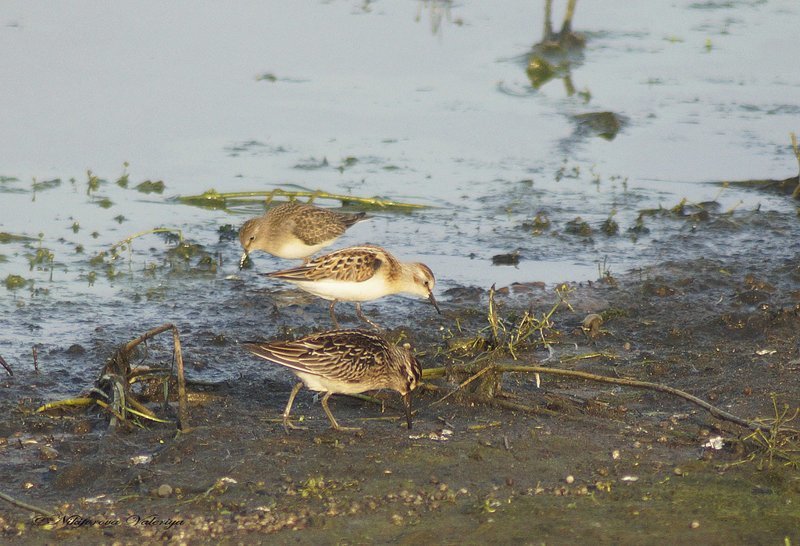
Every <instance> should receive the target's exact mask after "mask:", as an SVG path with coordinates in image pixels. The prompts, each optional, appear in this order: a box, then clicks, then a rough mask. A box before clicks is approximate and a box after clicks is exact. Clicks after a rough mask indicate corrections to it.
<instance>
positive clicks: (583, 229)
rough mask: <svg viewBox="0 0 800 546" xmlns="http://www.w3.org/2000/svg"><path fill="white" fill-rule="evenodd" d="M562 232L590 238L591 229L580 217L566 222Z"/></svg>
mask: <svg viewBox="0 0 800 546" xmlns="http://www.w3.org/2000/svg"><path fill="white" fill-rule="evenodd" d="M564 231H565V232H566V233H569V234H570V235H580V236H581V237H591V236H592V227H591V226H590V225H589V223H588V222H585V221H584V220H583V219H582V218H581V217H580V216H577V217H576V218H575V219H573V220H570V221H569V222H567V224H566V226H565V227H564Z"/></svg>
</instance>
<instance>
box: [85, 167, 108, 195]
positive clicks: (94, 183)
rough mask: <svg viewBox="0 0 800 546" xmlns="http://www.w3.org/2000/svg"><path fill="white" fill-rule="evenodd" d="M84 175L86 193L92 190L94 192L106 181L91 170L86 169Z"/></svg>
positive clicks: (89, 193) (90, 192) (88, 193)
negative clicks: (85, 178) (85, 177)
mask: <svg viewBox="0 0 800 546" xmlns="http://www.w3.org/2000/svg"><path fill="white" fill-rule="evenodd" d="M86 176H87V178H88V180H87V181H86V195H91V194H92V192H96V191H97V190H99V189H100V185H101V184H104V183H105V182H106V181H105V180H103V179H102V178H100V177H98V176H97V175H95V174H94V173H93V172H92V171H86Z"/></svg>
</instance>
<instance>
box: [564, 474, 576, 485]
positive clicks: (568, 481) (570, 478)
mask: <svg viewBox="0 0 800 546" xmlns="http://www.w3.org/2000/svg"><path fill="white" fill-rule="evenodd" d="M564 481H565V482H567V483H568V484H573V483H575V476H573V475H572V474H570V475H569V476H567V477H566V478H564Z"/></svg>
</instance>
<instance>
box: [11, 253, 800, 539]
mask: <svg viewBox="0 0 800 546" xmlns="http://www.w3.org/2000/svg"><path fill="white" fill-rule="evenodd" d="M795 258H797V256H795V257H793V258H791V259H777V258H776V259H773V260H767V261H765V262H761V263H760V264H758V265H759V268H758V273H755V272H753V271H754V270H751V268H750V267H748V266H747V264H742V263H737V262H736V261H728V262H726V261H724V260H720V259H715V260H695V261H692V262H689V263H681V262H677V261H674V262H668V263H664V264H661V265H659V266H658V267H654V268H651V269H648V270H642V271H639V272H635V273H633V274H629V275H626V276H625V277H624V278H616V279H605V282H603V281H600V282H597V283H592V284H591V285H589V284H586V285H582V286H580V285H576V286H574V287H573V290H572V292H571V293H570V294H569V302H570V304H571V307H572V309H569V308H567V307H561V308H559V309H558V310H557V312H556V313H555V314H554V316H553V318H552V319H553V323H554V332H556V335H555V337H554V338H553V340H554V343H553V344H552V348H553V354H554V356H552V357H550V359H549V360H547V359H548V356H549V354H548V352H547V351H545V350H543V349H542V348H541V347H539V348H536V349H534V350H532V351H531V352H529V353H528V354H522V355H518V356H519V360H518V361H517V363H523V364H524V363H528V364H538V363H540V362H542V361H546V363H547V362H552V363H553V365H557V366H559V367H571V368H573V369H577V370H584V371H590V372H593V373H598V374H604V375H611V376H618V377H631V378H637V379H641V380H646V381H653V382H657V383H663V384H667V385H671V386H673V387H676V388H680V389H684V390H686V391H689V392H691V393H693V394H695V395H697V396H699V397H700V398H703V399H705V400H708V401H710V402H712V403H713V404H716V405H718V406H719V407H721V408H723V409H725V410H727V411H730V412H732V413H734V414H736V415H739V416H742V417H745V418H748V419H769V418H770V417H774V410H773V402H772V396H773V395H774V397H775V400H776V401H777V403H778V406H779V407H782V405H783V404H789V406H790V407H791V408H795V407H796V406H797V394H796V393H797V392H800V374H798V370H800V291H798V289H797V287H798V282H799V281H800V266H798V265H797V264H798V263H800V262H798V261H797V260H796V259H795ZM612 281H613V282H612ZM554 297H555V295H554V292H553V290H551V289H547V288H544V287H542V286H540V285H536V284H533V285H514V286H512V287H508V289H507V290H505V289H501V290H499V291H498V295H497V302H498V305H499V307H500V311H501V313H506V314H513V313H515V312H522V310H524V309H533V310H534V311H538V312H545V311H546V310H547V309H548V308H550V307H551V306H552V303H553V301H554ZM486 298H487V294H486V292H483V291H478V290H472V291H465V290H462V291H453V292H452V293H451V294H449V300H450V301H449V302H447V300H445V301H446V303H445V309H446V311H445V319H449V320H451V321H452V320H453V319H454V318H456V317H458V318H459V321H460V324H461V326H462V329H463V330H464V331H470V329H472V331H477V330H478V329H480V328H482V327H483V324H484V321H485V308H486V305H485V304H486ZM589 313H599V314H602V315H604V316H605V317H606V318H605V321H604V323H603V325H602V327H601V329H600V330H599V332H597V334H596V335H595V336H594V337H592V336H589V335H587V333H586V332H585V331H584V330H583V329H581V328H580V324H581V321H582V319H583V318H584V317H585V316H586V315H587V314H589ZM436 325H437V318H436V317H434V316H430V315H427V316H420V321H419V322H418V323H417V324H416V325H415V327H414V328H413V329H409V330H407V331H406V335H407V336H408V338H409V339H413V340H415V348H416V350H417V351H419V352H421V353H422V357H421V361H422V362H423V367H425V368H430V367H434V366H447V365H448V360H447V357H446V356H445V355H444V354H442V351H441V349H442V347H446V346H447V343H446V341H444V340H443V337H444V336H443V334H442V330H441V329H438V328H437V327H436ZM392 333H393V334H399V329H395V330H393V331H392ZM194 335H196V334H192V333H189V334H186V337H187V338H188V339H189V340H191V339H192V337H193V336H194ZM188 345H189V346H190V347H191V346H192V343H191V341H189V342H188ZM235 345H236V344H235V343H230V344H229V345H227V346H226V347H225V348H224V350H226V351H227V350H230V351H231V352H233V351H235V349H236V346H235ZM209 350H211V349H209ZM189 352H191V349H190V350H189ZM587 354H598V355H605V356H599V357H595V358H578V359H572V360H571V359H570V357H579V356H580V355H587ZM559 362H560V363H559ZM31 378H32V376H31V375H30V374H25V373H20V374H17V375H15V376H14V377H13V378H9V377H5V378H4V379H3V386H4V390H5V391H6V393H7V394H10V396H9V395H7V396H4V397H3V402H2V406H3V415H4V416H5V418H4V419H3V420H2V422H1V423H0V431H2V433H0V450H2V453H3V463H2V465H0V477H2V480H0V481H2V483H4V487H3V489H4V492H6V493H7V494H11V495H12V496H14V497H15V498H18V499H19V500H25V501H27V502H30V503H33V504H36V505H38V506H41V507H45V508H47V509H49V510H52V511H54V512H57V513H58V514H59V515H60V516H58V517H57V518H56V519H55V520H52V521H50V520H47V519H46V518H35V517H32V515H31V514H30V513H28V512H26V511H24V510H20V509H17V508H15V507H12V506H10V505H8V504H4V505H3V512H2V515H0V534H2V536H3V537H4V539H10V540H12V541H14V542H17V541H18V542H20V543H23V542H42V541H46V540H55V539H58V540H59V541H60V542H65V543H74V544H78V543H86V542H87V541H90V542H98V541H99V542H105V543H109V544H111V543H115V542H118V543H143V542H144V543H147V542H156V541H163V540H173V541H177V542H183V541H193V540H198V539H199V540H203V539H212V540H214V541H221V542H222V543H230V544H233V543H240V542H245V543H246V542H252V541H257V540H265V541H272V540H274V541H277V542H299V543H307V542H322V543H343V544H349V543H364V542H374V541H379V542H387V541H388V542H396V543H402V544H416V543H420V542H433V543H455V542H463V541H464V538H463V537H467V539H466V541H467V542H473V543H477V542H482V541H485V540H489V539H495V540H498V539H499V540H502V541H503V542H509V541H515V542H521V543H540V542H545V543H569V542H573V543H574V542H575V541H584V542H585V541H586V540H596V541H599V542H602V543H611V542H616V543H620V542H622V543H631V542H634V541H639V542H641V541H663V540H670V541H677V542H685V541H689V540H693V541H700V542H702V543H709V544H714V543H732V542H733V543H754V544H761V543H764V544H767V543H770V544H774V543H779V542H782V541H783V540H784V538H787V537H788V538H789V539H790V540H793V541H796V540H798V534H797V533H798V529H800V516H798V513H799V512H798V511H797V508H796V507H797V505H798V504H799V503H800V474H798V472H797V470H796V469H794V468H793V467H791V466H789V465H786V464H785V461H783V460H779V459H774V460H773V461H772V463H771V464H770V462H769V460H768V454H767V453H765V452H764V451H760V450H757V449H755V448H754V447H753V444H752V443H745V442H742V438H744V437H745V436H747V435H748V432H747V431H745V430H743V429H741V428H740V427H737V426H736V425H733V424H731V423H726V422H723V421H720V420H718V419H715V418H714V417H712V416H711V415H710V414H709V413H707V412H705V411H704V410H701V409H700V408H696V407H692V406H691V405H688V404H687V403H685V402H684V401H681V400H678V399H676V398H673V397H670V396H668V395H665V394H662V393H656V392H651V391H642V390H634V389H627V388H620V387H615V386H611V385H604V384H598V383H591V382H585V381H579V380H573V379H568V378H558V377H554V376H542V383H541V387H540V388H536V386H535V381H534V379H533V378H532V377H530V376H524V375H522V374H517V375H511V374H507V375H506V376H504V377H503V379H502V391H501V392H500V393H496V397H495V398H496V399H497V400H501V399H502V400H506V401H512V402H514V403H519V404H522V405H525V406H528V407H531V408H533V409H534V411H533V412H527V411H513V410H511V409H508V407H499V406H498V405H497V404H494V403H492V402H491V401H483V402H481V401H480V399H479V398H478V395H477V394H476V393H469V392H466V391H468V390H469V389H465V393H464V394H463V395H462V394H458V395H455V396H452V397H450V398H448V399H447V400H445V401H443V402H441V403H436V402H437V401H438V400H439V399H441V398H442V392H444V391H441V390H440V391H431V390H420V391H417V393H415V395H416V396H415V399H414V404H415V408H416V409H417V415H416V418H415V428H414V429H413V430H412V431H410V432H409V431H407V430H406V429H405V428H404V427H403V426H402V422H403V420H402V419H401V415H402V412H401V411H400V405H399V400H397V399H395V398H392V397H391V396H388V395H387V396H386V397H385V402H386V407H385V412H384V413H383V414H381V412H380V407H379V406H376V405H373V404H368V403H365V402H362V401H359V400H352V399H346V398H342V397H338V399H336V400H332V404H331V405H332V408H333V410H334V412H335V413H336V415H337V416H338V417H339V419H340V420H341V421H342V422H347V423H356V424H358V425H359V426H361V427H363V428H364V432H363V434H361V435H353V434H344V433H336V432H335V431H333V430H330V429H329V428H328V424H327V420H326V418H325V416H324V414H323V412H322V410H321V408H320V407H319V404H318V403H315V402H314V400H313V398H312V396H311V395H310V394H309V393H308V392H307V391H302V392H301V395H300V396H299V397H298V401H297V406H296V410H295V411H296V412H297V415H298V416H300V415H302V416H303V418H304V424H305V425H307V426H308V427H309V430H304V431H294V432H292V433H291V434H289V435H287V434H286V433H285V432H284V431H283V429H282V426H281V425H280V413H281V411H282V409H283V404H284V403H285V400H286V397H287V396H288V393H289V390H290V388H291V385H292V380H291V377H290V376H289V375H288V374H285V375H280V374H278V376H277V378H265V377H264V376H263V375H261V376H259V374H257V373H247V374H242V375H241V376H240V377H239V378H238V379H236V380H234V381H227V382H223V383H219V384H217V385H214V386H207V387H202V388H201V387H194V388H192V389H191V395H190V401H191V423H190V424H191V427H192V429H191V431H190V432H188V433H186V434H179V435H177V436H176V435H175V431H174V430H173V429H170V428H167V427H165V428H161V429H159V428H158V427H155V428H151V429H150V430H142V429H136V430H134V431H132V432H122V431H116V432H114V431H107V430H106V425H105V418H104V417H103V416H101V415H99V414H90V415H87V414H85V413H77V414H75V413H72V414H69V415H62V416H55V415H49V416H45V415H41V414H34V413H32V409H35V406H36V403H37V401H36V400H34V399H33V398H32V397H25V396H21V397H20V396H17V397H15V396H13V394H14V393H17V394H19V393H20V392H21V391H24V388H22V387H23V384H24V382H25V381H26V380H30V379H31ZM454 380H457V379H456V376H451V380H450V381H447V380H437V381H433V382H431V383H432V384H433V385H435V386H438V387H439V388H440V389H441V388H448V387H450V388H451V387H452V386H453V381H454ZM434 403H436V404H434ZM431 404H434V405H431ZM716 437H721V438H722V442H723V444H722V447H721V449H714V448H713V447H703V445H705V444H709V442H710V440H712V439H714V438H716ZM796 440H797V438H796V437H795V438H794V442H795V443H789V444H787V446H788V447H790V448H791V447H792V446H793V447H794V448H795V449H796V446H797V444H796ZM796 455H797V454H796V453H794V456H795V457H796ZM795 460H796V459H795ZM72 516H75V517H72ZM92 523H94V525H92Z"/></svg>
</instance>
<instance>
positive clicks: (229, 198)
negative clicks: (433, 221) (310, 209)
mask: <svg viewBox="0 0 800 546" xmlns="http://www.w3.org/2000/svg"><path fill="white" fill-rule="evenodd" d="M275 197H288V198H289V199H290V200H294V199H297V198H299V197H307V198H308V202H309V203H312V202H314V200H316V199H333V200H336V201H340V202H341V204H342V206H347V205H353V204H357V205H359V206H360V207H362V208H374V209H400V210H413V209H424V208H430V206H429V205H419V204H415V203H401V202H399V201H392V200H390V199H382V198H380V197H356V196H353V195H340V194H334V193H328V192H324V191H321V190H317V191H309V190H283V189H275V190H270V191H245V192H225V193H219V192H217V191H216V190H213V189H212V190H208V191H206V192H204V193H202V194H200V195H183V196H178V197H177V200H178V201H179V202H180V203H183V204H185V205H195V206H198V207H206V208H213V209H224V208H226V207H227V206H228V205H229V204H230V203H260V202H262V201H263V199H261V198H266V203H267V204H269V203H271V202H272V200H273V199H274V198H275Z"/></svg>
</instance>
